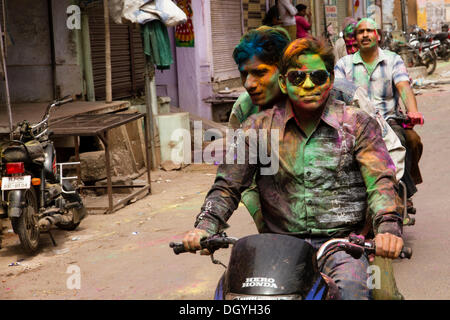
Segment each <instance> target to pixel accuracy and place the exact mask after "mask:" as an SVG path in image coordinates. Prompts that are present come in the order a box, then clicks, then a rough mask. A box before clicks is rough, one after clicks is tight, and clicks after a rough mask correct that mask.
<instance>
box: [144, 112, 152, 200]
mask: <svg viewBox="0 0 450 320" xmlns="http://www.w3.org/2000/svg"><path fill="white" fill-rule="evenodd" d="M148 135H149V130H148V123H147V115H146V114H144V141H145V159H146V161H147V179H148V186H149V188H148V192H149V193H150V194H151V193H152V187H151V184H152V182H151V179H150V172H151V170H152V168H151V164H150V163H151V161H150V152H149V150H148V147H149V146H148Z"/></svg>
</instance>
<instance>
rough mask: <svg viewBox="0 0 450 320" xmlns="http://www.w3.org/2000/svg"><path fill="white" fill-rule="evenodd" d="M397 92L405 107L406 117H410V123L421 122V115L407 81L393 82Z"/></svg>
mask: <svg viewBox="0 0 450 320" xmlns="http://www.w3.org/2000/svg"><path fill="white" fill-rule="evenodd" d="M395 86H396V88H397V90H398V92H399V93H400V97H401V99H402V101H403V104H404V105H405V107H406V113H407V115H408V117H410V118H411V120H412V123H415V124H417V123H420V124H422V123H423V115H422V114H421V113H420V112H419V109H418V108H417V100H416V96H415V95H414V92H413V90H412V88H411V86H410V85H409V81H401V82H399V83H397V84H395Z"/></svg>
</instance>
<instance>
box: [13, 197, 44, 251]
mask: <svg viewBox="0 0 450 320" xmlns="http://www.w3.org/2000/svg"><path fill="white" fill-rule="evenodd" d="M24 200H25V207H24V208H23V209H22V214H21V215H20V217H18V218H12V219H11V224H12V226H13V229H14V232H15V233H17V235H18V236H19V239H20V244H21V246H22V248H23V250H24V251H25V252H27V253H29V254H33V253H35V252H36V251H37V249H38V247H39V236H40V232H39V220H38V215H37V214H38V210H37V200H36V193H35V192H34V190H33V189H29V190H26V191H25V199H24Z"/></svg>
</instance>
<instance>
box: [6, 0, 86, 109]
mask: <svg viewBox="0 0 450 320" xmlns="http://www.w3.org/2000/svg"><path fill="white" fill-rule="evenodd" d="M70 2H71V1H70V0H52V3H53V28H54V35H55V38H54V41H55V55H56V56H55V58H56V65H57V66H56V84H57V85H58V86H59V87H60V92H61V95H65V94H80V93H81V91H82V88H81V74H80V68H79V66H78V63H77V52H76V44H75V35H74V32H75V31H71V30H69V29H68V28H67V27H66V20H67V14H66V9H67V7H68V6H69V5H70ZM6 22H7V31H8V33H9V35H10V37H11V40H12V43H11V44H10V45H9V46H8V48H7V67H8V80H9V86H10V94H11V101H12V102H15V103H20V102H40V101H50V100H52V99H53V80H52V63H51V46H50V33H49V32H50V29H49V20H48V7H47V1H46V0H34V1H29V0H15V1H6Z"/></svg>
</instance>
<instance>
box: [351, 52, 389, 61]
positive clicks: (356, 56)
mask: <svg viewBox="0 0 450 320" xmlns="http://www.w3.org/2000/svg"><path fill="white" fill-rule="evenodd" d="M386 59H387V57H386V55H385V54H384V51H383V50H382V49H381V48H378V58H377V64H378V63H379V62H381V61H383V60H386ZM358 63H364V61H363V59H362V58H361V54H360V51H358V52H356V53H354V54H353V64H358Z"/></svg>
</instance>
